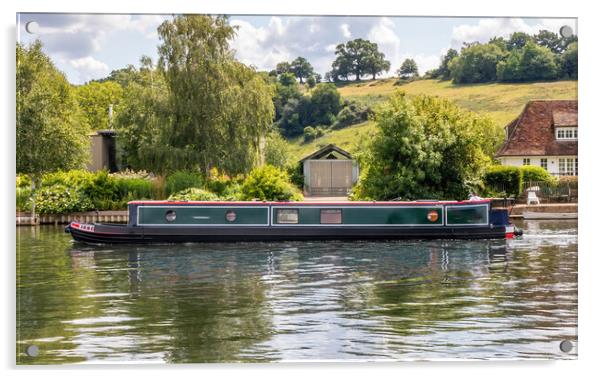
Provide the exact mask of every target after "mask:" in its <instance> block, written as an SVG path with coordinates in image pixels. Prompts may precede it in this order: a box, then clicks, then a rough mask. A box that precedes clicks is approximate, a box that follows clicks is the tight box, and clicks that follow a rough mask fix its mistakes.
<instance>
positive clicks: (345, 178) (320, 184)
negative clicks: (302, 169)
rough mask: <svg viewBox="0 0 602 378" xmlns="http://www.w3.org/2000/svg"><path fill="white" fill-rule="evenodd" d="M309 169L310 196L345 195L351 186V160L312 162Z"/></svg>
mask: <svg viewBox="0 0 602 378" xmlns="http://www.w3.org/2000/svg"><path fill="white" fill-rule="evenodd" d="M309 169H310V194H313V195H333V196H334V195H346V194H347V191H348V190H349V189H350V188H351V186H352V171H353V166H352V161H351V160H312V161H310V162H309Z"/></svg>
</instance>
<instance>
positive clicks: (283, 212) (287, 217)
mask: <svg viewBox="0 0 602 378" xmlns="http://www.w3.org/2000/svg"><path fill="white" fill-rule="evenodd" d="M276 222H277V223H299V209H277V210H276Z"/></svg>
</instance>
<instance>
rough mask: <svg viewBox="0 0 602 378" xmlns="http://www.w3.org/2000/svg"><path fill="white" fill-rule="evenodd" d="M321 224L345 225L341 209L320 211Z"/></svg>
mask: <svg viewBox="0 0 602 378" xmlns="http://www.w3.org/2000/svg"><path fill="white" fill-rule="evenodd" d="M320 223H322V224H340V223H343V216H342V212H341V209H322V210H320Z"/></svg>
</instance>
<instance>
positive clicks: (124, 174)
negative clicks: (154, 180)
mask: <svg viewBox="0 0 602 378" xmlns="http://www.w3.org/2000/svg"><path fill="white" fill-rule="evenodd" d="M110 176H111V177H113V178H116V179H150V178H151V174H150V173H148V172H147V171H133V170H131V169H127V168H126V170H124V171H121V172H114V173H111V174H110Z"/></svg>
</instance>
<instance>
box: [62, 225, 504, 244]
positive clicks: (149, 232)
mask: <svg viewBox="0 0 602 378" xmlns="http://www.w3.org/2000/svg"><path fill="white" fill-rule="evenodd" d="M66 231H67V232H70V233H71V235H72V237H73V239H74V240H76V241H78V242H83V243H89V244H145V243H187V242H192V243H195V242H199V243H200V242H253V241H296V240H300V241H303V240H398V239H501V238H507V237H511V236H513V235H514V234H515V233H516V232H515V231H512V233H511V234H509V233H508V229H507V227H505V226H492V225H487V226H462V227H460V226H458V227H449V226H445V227H407V226H405V227H404V226H387V227H376V226H371V227H357V226H356V227H351V226H337V227H320V226H313V227H312V226H306V227H295V226H293V227H236V228H230V227H226V228H222V227H178V228H177V229H174V228H173V227H140V226H135V227H132V226H125V225H110V224H94V225H80V224H77V225H76V226H75V227H74V226H73V224H72V225H69V226H67V228H66Z"/></svg>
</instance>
